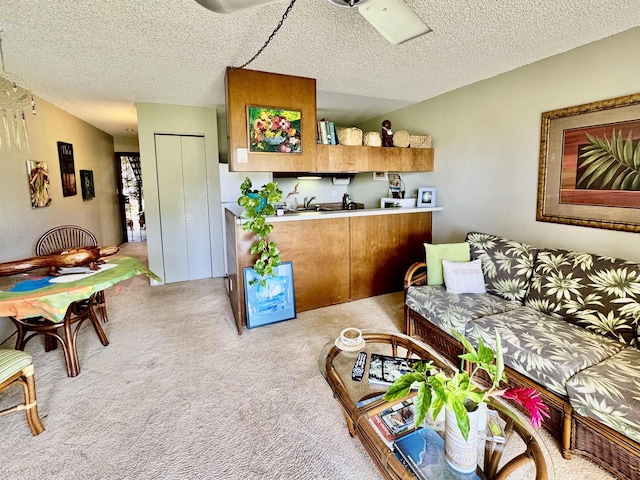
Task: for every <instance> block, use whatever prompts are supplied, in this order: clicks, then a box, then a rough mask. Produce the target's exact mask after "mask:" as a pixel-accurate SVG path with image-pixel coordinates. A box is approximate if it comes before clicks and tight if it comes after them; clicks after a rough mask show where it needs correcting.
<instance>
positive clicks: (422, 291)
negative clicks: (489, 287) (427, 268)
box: [405, 286, 521, 335]
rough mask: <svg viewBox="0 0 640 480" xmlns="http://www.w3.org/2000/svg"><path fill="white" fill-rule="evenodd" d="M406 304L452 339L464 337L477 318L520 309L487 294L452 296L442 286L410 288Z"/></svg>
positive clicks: (515, 304) (513, 304)
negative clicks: (455, 332) (468, 327)
mask: <svg viewBox="0 0 640 480" xmlns="http://www.w3.org/2000/svg"><path fill="white" fill-rule="evenodd" d="M405 303H406V305H407V306H408V307H409V308H411V309H412V310H414V311H416V312H418V313H419V314H420V315H422V316H423V317H424V318H426V319H427V320H429V321H430V322H431V323H433V324H434V325H437V326H438V327H439V328H440V329H441V330H443V331H445V332H446V333H448V334H449V335H451V333H452V331H453V330H456V331H458V332H460V333H463V332H464V329H465V326H466V325H467V322H469V321H471V320H473V319H474V318H478V317H482V316H485V315H493V314H494V313H500V312H506V311H508V310H513V309H515V308H518V307H520V306H521V305H520V304H519V303H515V302H509V301H507V300H503V299H502V298H500V297H496V296H495V295H487V294H486V293H462V294H457V293H449V292H447V291H446V290H445V288H444V287H442V286H419V287H409V288H408V289H407V296H406V301H405Z"/></svg>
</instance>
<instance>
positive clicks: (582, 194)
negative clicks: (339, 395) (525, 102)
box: [536, 94, 640, 232]
mask: <svg viewBox="0 0 640 480" xmlns="http://www.w3.org/2000/svg"><path fill="white" fill-rule="evenodd" d="M536 220H538V221H543V222H556V223H564V224H569V225H581V226H586V227H596V228H607V229H612V230H624V231H628V232H640V94H635V95H628V96H625V97H619V98H613V99H610V100H604V101H600V102H594V103H588V104H585V105H578V106H576V107H570V108H564V109H561V110H554V111H550V112H545V113H543V114H542V133H541V142H540V165H539V174H538V206H537V215H536Z"/></svg>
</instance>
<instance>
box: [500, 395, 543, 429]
mask: <svg viewBox="0 0 640 480" xmlns="http://www.w3.org/2000/svg"><path fill="white" fill-rule="evenodd" d="M503 397H504V398H508V399H510V400H514V401H515V402H517V403H519V404H520V405H522V406H523V407H524V408H525V409H526V410H527V412H529V419H530V421H531V425H532V426H533V427H534V428H540V426H541V425H542V418H543V417H547V418H549V414H548V413H547V410H549V407H547V406H546V405H545V404H544V403H543V402H542V398H540V392H538V391H537V390H536V389H535V388H526V387H513V388H507V389H506V390H505V391H504V393H503Z"/></svg>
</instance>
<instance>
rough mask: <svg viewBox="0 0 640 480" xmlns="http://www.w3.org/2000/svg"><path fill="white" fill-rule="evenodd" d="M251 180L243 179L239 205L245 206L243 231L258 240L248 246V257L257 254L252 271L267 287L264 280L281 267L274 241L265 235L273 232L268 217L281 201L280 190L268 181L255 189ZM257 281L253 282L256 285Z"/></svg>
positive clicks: (276, 185) (273, 212) (274, 211)
mask: <svg viewBox="0 0 640 480" xmlns="http://www.w3.org/2000/svg"><path fill="white" fill-rule="evenodd" d="M252 187H253V185H252V184H251V180H250V179H249V178H245V179H244V181H243V182H242V185H240V192H241V193H242V196H241V197H240V198H238V205H240V206H241V207H244V212H243V213H242V218H244V222H243V224H242V229H243V230H245V231H247V232H253V233H255V234H256V236H257V237H258V239H257V240H256V241H255V242H253V244H252V245H251V250H250V252H251V254H252V255H257V256H258V258H256V261H255V263H254V265H253V269H254V270H255V271H256V273H257V274H258V275H259V277H260V280H259V281H260V284H261V285H263V286H264V285H266V280H265V277H267V276H273V275H274V268H275V267H277V266H278V265H280V263H281V260H280V250H279V249H278V246H277V245H276V243H275V242H269V241H267V235H269V234H270V233H271V231H272V230H273V225H270V224H268V223H266V217H267V216H268V215H274V214H275V213H276V210H275V206H274V205H275V204H276V203H278V202H279V201H280V200H282V190H280V189H279V188H278V184H277V183H276V182H269V183H267V184H265V185H263V186H262V188H260V189H259V190H254V189H253V188H252ZM257 281H258V280H257V279H255V280H252V281H251V283H252V284H253V283H255V282H257Z"/></svg>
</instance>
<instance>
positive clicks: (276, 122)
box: [271, 115, 281, 132]
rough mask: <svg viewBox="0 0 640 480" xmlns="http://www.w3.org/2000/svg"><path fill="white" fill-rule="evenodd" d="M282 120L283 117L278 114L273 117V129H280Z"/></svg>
mask: <svg viewBox="0 0 640 480" xmlns="http://www.w3.org/2000/svg"><path fill="white" fill-rule="evenodd" d="M280 120H281V118H280V117H279V116H277V115H276V116H275V117H273V118H272V119H271V130H273V131H274V132H275V131H277V130H279V129H280Z"/></svg>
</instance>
